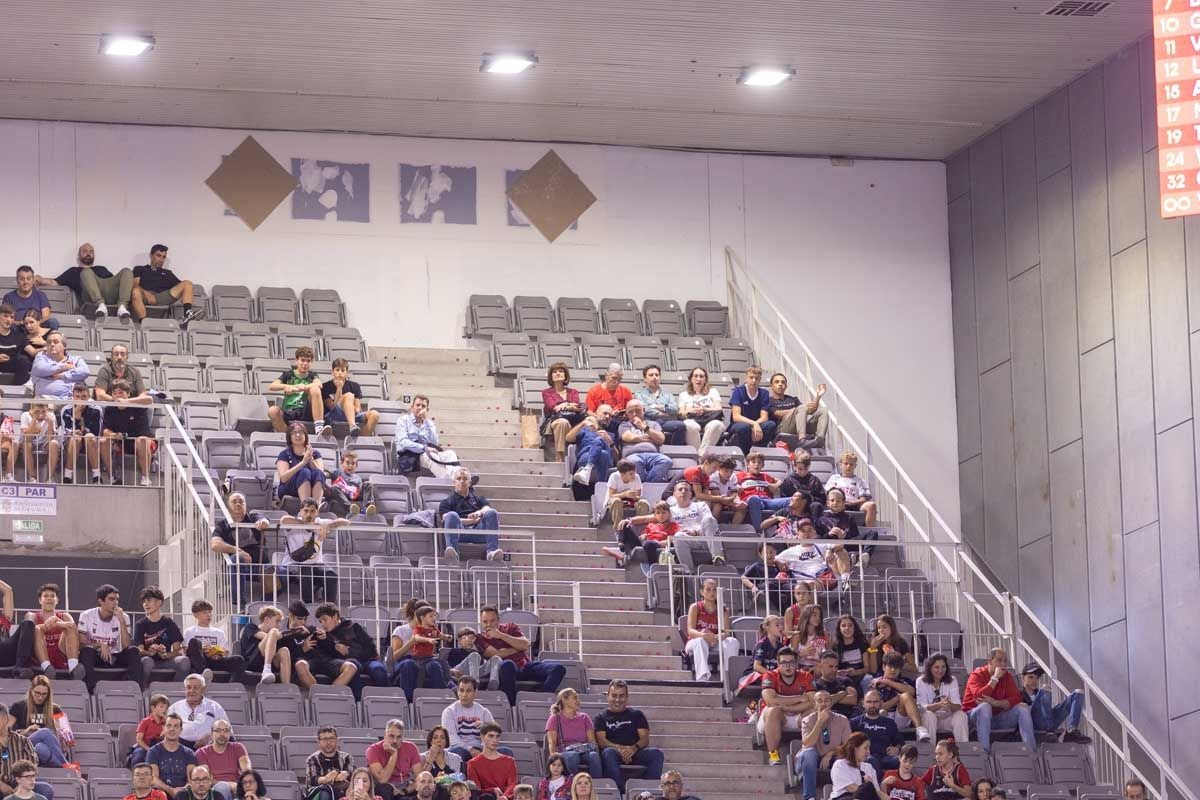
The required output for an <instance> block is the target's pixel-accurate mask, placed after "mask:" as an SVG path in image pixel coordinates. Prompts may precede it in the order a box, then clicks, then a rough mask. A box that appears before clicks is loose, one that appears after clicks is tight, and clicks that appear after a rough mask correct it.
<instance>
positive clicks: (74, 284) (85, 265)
mask: <svg viewBox="0 0 1200 800" xmlns="http://www.w3.org/2000/svg"><path fill="white" fill-rule="evenodd" d="M76 260H77V262H78V264H77V266H74V267H68V268H67V269H65V270H63V272H62V274H60V275H59V276H58V277H57V278H46V277H44V276H41V275H37V276H35V277H34V281H35V282H36V283H37V285H38V286H66V287H67V288H69V289H70V290H71V291H73V292H74V293H75V296H76V297H77V298H78V299H79V302H80V303H94V304H95V306H96V319H99V320H103V319H104V318H105V317H107V316H108V306H109V305H112V304H116V306H117V316H118V317H120V318H121V319H122V320H126V319H129V317H130V314H129V298H130V296H131V295H132V294H133V270H131V269H129V267H126V268H124V269H122V270H121V271H119V272H118V273H117V274H116V275H113V274H112V273H111V272H109V271H108V268H107V267H102V266H100V265H99V264H97V263H96V248H94V247H92V245H91V244H90V243H88V242H84V243H83V244H81V245H80V246H79V252H78V254H77V255H76Z"/></svg>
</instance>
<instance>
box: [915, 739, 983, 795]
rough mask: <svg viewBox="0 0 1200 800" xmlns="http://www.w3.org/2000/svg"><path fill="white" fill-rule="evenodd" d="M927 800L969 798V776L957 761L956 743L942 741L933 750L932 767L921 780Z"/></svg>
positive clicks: (948, 740) (949, 740)
mask: <svg viewBox="0 0 1200 800" xmlns="http://www.w3.org/2000/svg"><path fill="white" fill-rule="evenodd" d="M921 782H922V783H924V784H925V796H926V797H927V798H929V800H958V798H960V797H970V796H971V775H970V774H969V773H968V772H967V768H966V767H964V766H963V765H962V762H961V761H959V760H958V743H957V742H955V741H954V740H953V739H942V740H941V741H940V742H938V743H937V746H936V747H934V748H933V766H932V767H930V768H929V769H928V770H926V771H925V775H924V776H923V777H922V778H921Z"/></svg>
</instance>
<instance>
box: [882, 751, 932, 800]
mask: <svg viewBox="0 0 1200 800" xmlns="http://www.w3.org/2000/svg"><path fill="white" fill-rule="evenodd" d="M916 765H917V748H916V745H911V744H906V745H904V746H903V747H901V748H900V767H899V769H889V770H888V771H887V772H885V773H883V780H881V781H880V782H879V785H880V786H881V787H883V791H884V793H885V794H887V796H888V800H925V784H924V783H922V782H921V778H920V777H918V776H917V774H916V773H915V772H913V768H914V767H916Z"/></svg>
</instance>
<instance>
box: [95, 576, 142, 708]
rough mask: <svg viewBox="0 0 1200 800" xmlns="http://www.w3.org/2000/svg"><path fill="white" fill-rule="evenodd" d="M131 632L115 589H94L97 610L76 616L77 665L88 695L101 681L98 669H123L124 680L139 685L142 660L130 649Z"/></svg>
mask: <svg viewBox="0 0 1200 800" xmlns="http://www.w3.org/2000/svg"><path fill="white" fill-rule="evenodd" d="M132 630H133V625H132V623H130V621H129V615H128V614H126V613H125V612H124V611H123V610H122V609H121V593H120V592H118V591H117V587H115V586H113V585H112V584H109V583H105V584H102V585H100V586H98V587H96V606H95V607H94V608H89V609H88V610H86V611H84V612H83V613H82V614H80V615H79V646H80V649H79V663H80V664H81V665H82V666H83V673H84V678H83V680H84V682H86V683H87V687H88V691H89V692H91V691H95V689H96V682H97V681H99V680H100V678H99V676H98V675H97V674H96V670H97V668H101V667H113V668H118V669H123V670H125V671H126V680H131V681H136V682H138V683H141V679H142V660H141V658H140V657H139V656H138V651H137V648H136V647H130V646H129V645H130V642H129V634H130V632H131V631H132Z"/></svg>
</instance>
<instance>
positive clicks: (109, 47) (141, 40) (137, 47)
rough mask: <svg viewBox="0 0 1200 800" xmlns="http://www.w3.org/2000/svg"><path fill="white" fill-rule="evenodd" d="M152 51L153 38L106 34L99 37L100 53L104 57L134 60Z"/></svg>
mask: <svg viewBox="0 0 1200 800" xmlns="http://www.w3.org/2000/svg"><path fill="white" fill-rule="evenodd" d="M153 49H154V37H153V36H144V35H141V34H115V33H106V34H104V35H102V36H101V37H100V52H101V53H103V54H104V55H106V56H119V57H122V58H134V57H136V56H140V55H141V54H142V53H145V52H146V51H147V50H153Z"/></svg>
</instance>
